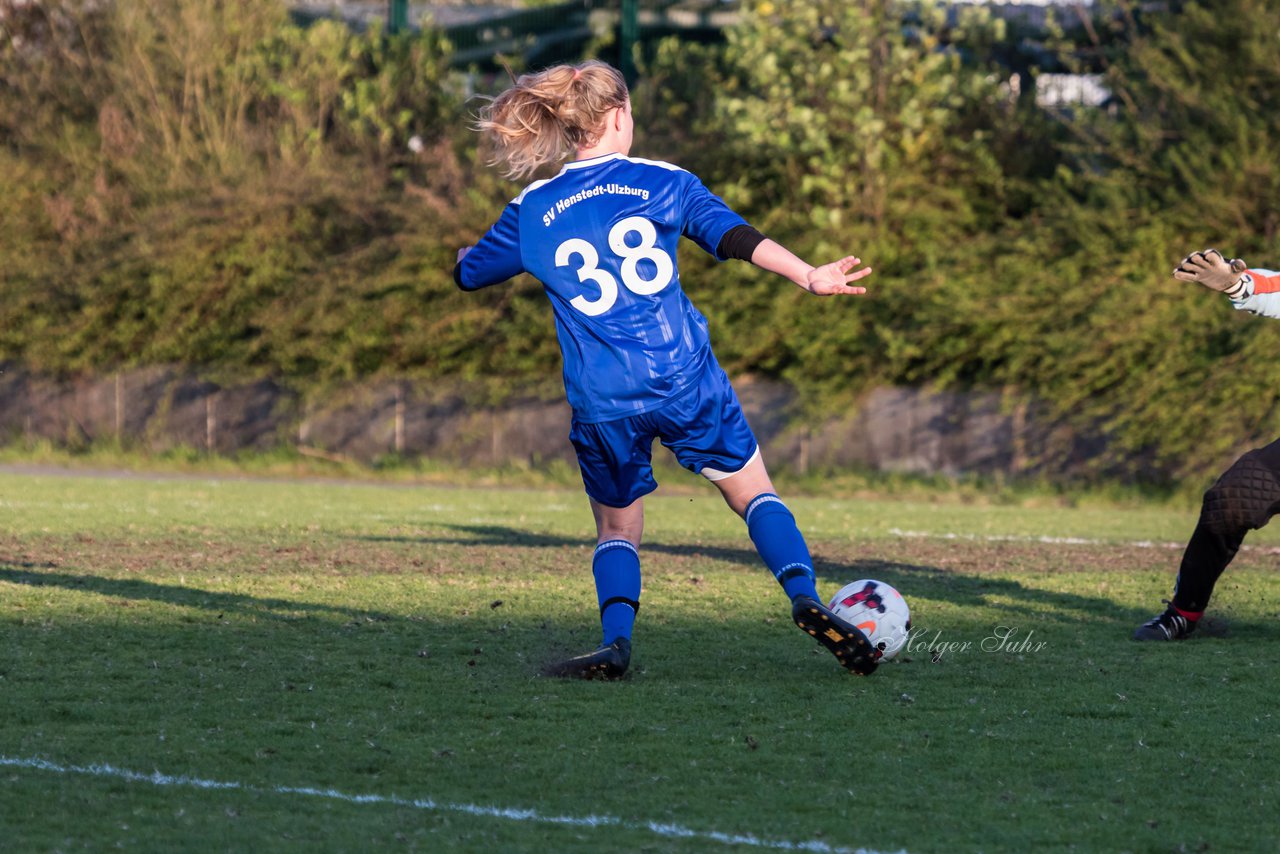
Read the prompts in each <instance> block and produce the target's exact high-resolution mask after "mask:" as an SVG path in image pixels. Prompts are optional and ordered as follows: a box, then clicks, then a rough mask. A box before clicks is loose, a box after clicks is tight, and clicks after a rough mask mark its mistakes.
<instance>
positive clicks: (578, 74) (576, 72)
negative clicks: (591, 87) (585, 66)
mask: <svg viewBox="0 0 1280 854" xmlns="http://www.w3.org/2000/svg"><path fill="white" fill-rule="evenodd" d="M581 76H582V69H581V68H575V69H573V79H574V80H577V79H578V78H579V77H581Z"/></svg>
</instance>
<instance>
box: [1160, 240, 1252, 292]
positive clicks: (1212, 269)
mask: <svg viewBox="0 0 1280 854" xmlns="http://www.w3.org/2000/svg"><path fill="white" fill-rule="evenodd" d="M1246 269H1248V267H1247V265H1246V264H1245V263H1244V262H1243V261H1241V260H1240V259H1239V258H1236V259H1234V260H1232V261H1228V260H1227V259H1226V258H1223V257H1222V253H1221V252H1219V251H1218V250H1217V249H1206V250H1204V251H1203V252H1192V253H1191V254H1190V255H1188V256H1187V257H1186V258H1184V259H1182V263H1181V264H1179V265H1178V266H1177V267H1176V268H1175V269H1174V271H1173V277H1174V278H1175V279H1181V280H1182V281H1184V282H1195V283H1196V284H1200V285H1204V286H1205V287H1206V288H1209V289H1210V290H1214V291H1218V292H1220V293H1224V294H1226V295H1227V296H1229V297H1230V298H1231V299H1239V298H1240V297H1241V296H1243V295H1244V289H1245V284H1246V283H1247V282H1246V280H1247V279H1248V276H1247V274H1246V273H1245V270H1246Z"/></svg>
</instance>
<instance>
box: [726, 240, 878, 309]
mask: <svg viewBox="0 0 1280 854" xmlns="http://www.w3.org/2000/svg"><path fill="white" fill-rule="evenodd" d="M751 263H752V264H755V265H756V266H757V267H759V268H761V269H762V270H768V271H769V272H771V273H777V274H778V275H779V276H784V277H786V278H788V279H790V280H791V281H793V282H795V283H796V284H797V285H798V286H800V287H802V288H804V289H805V290H806V291H808V292H809V293H811V294H817V295H818V296H823V297H825V296H831V295H833V294H849V295H852V296H861V295H862V294H865V293H866V292H867V289H866V288H864V287H854V286H851V285H850V283H851V282H856V281H858V280H859V279H862V278H865V277H867V276H869V275H871V268H870V267H862V268H861V269H858V270H854V272H849V271H850V270H853V269H854V268H855V267H857V266H858V265H859V264H861V263H862V261H861V259H859V258H855V257H854V256H852V255H846V256H845V257H844V258H841V259H840V260H839V261H832V262H831V263H830V264H823V265H822V266H820V267H815V266H813V265H812V264H810V263H808V262H806V261H805V260H803V259H801V258H798V257H797V256H795V255H794V254H792V252H791V251H790V250H789V249H787V248H786V247H785V246H783V245H781V244H779V243H775V242H774V241H772V240H768V239H765V240H764V241H762V242H761V243H760V245H759V246H757V247H756V249H755V252H753V253H752V254H751Z"/></svg>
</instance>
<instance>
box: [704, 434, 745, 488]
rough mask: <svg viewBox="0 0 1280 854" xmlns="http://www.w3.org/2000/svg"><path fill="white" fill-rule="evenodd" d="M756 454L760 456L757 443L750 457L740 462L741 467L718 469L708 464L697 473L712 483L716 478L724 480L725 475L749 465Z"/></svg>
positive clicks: (727, 475)
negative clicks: (731, 469)
mask: <svg viewBox="0 0 1280 854" xmlns="http://www.w3.org/2000/svg"><path fill="white" fill-rule="evenodd" d="M758 456H760V445H759V444H757V445H756V452H755V453H754V454H752V455H751V458H750V459H749V460H747V461H746V462H745V463H743V464H742V468H739V469H735V470H734V471H720V470H719V469H713V468H711V467H710V466H707V467H706V468H704V469H703V470H702V471H700V472H698V473H699V474H701V475H702V476H703V477H705V478H706V479H707V480H709V481H711V482H712V483H715V482H716V481H717V480H724V479H725V478H726V477H733V476H734V475H735V474H737V473H738V472H740V471H742V469H744V468H746V467H747V466H749V465H751V463H752V462H753V461H754V460H755V458H756V457H758Z"/></svg>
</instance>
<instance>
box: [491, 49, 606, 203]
mask: <svg viewBox="0 0 1280 854" xmlns="http://www.w3.org/2000/svg"><path fill="white" fill-rule="evenodd" d="M627 97H628V95H627V83H626V81H625V80H624V79H623V78H622V74H621V73H619V72H618V70H617V69H616V68H614V67H613V66H611V65H608V64H607V63H604V62H600V61H598V60H590V61H588V62H584V63H582V64H581V65H576V66H575V65H557V66H554V67H552V68H548V69H546V70H545V71H539V72H537V73H534V74H522V75H520V78H519V79H517V80H516V82H515V85H514V86H512V87H511V88H510V89H508V90H507V91H505V92H503V93H502V94H501V95H499V96H498V97H497V98H494V99H493V101H492V102H490V103H489V104H487V105H486V106H485V107H484V109H482V110H481V112H480V121H479V122H478V125H477V126H478V127H479V129H480V130H481V131H482V132H484V133H485V134H486V135H487V136H488V138H489V140H490V141H491V143H492V145H493V153H492V155H491V156H490V158H489V163H490V165H494V166H501V167H502V169H503V173H504V174H505V175H506V176H507V177H509V178H526V177H528V176H529V175H532V174H533V173H534V172H535V171H536V170H537V169H538V167H540V166H543V165H545V164H548V163H557V162H559V161H560V160H563V159H564V158H565V157H567V156H569V155H572V154H573V153H574V152H576V151H577V150H578V149H579V148H589V147H590V146H592V145H595V144H596V142H598V141H599V139H600V135H601V133H602V132H603V131H604V123H605V116H606V114H607V113H608V112H609V111H610V110H612V109H614V108H616V107H621V106H623V105H624V104H625V103H626V102H627Z"/></svg>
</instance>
